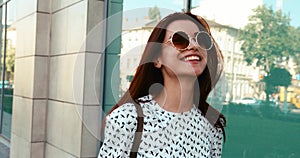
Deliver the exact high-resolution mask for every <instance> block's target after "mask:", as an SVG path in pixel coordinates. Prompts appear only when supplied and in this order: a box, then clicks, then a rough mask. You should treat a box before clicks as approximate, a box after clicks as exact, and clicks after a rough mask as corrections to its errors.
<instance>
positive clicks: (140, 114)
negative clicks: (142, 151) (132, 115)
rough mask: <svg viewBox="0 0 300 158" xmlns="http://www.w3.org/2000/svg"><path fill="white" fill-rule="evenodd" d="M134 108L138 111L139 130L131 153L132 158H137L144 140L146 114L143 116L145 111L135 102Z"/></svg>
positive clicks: (137, 129)
mask: <svg viewBox="0 0 300 158" xmlns="http://www.w3.org/2000/svg"><path fill="white" fill-rule="evenodd" d="M133 104H134V106H135V108H136V109H137V114H138V115H137V118H136V120H137V128H136V131H135V134H134V139H133V144H132V148H131V151H130V158H136V157H137V153H138V150H139V146H140V144H141V141H142V140H141V139H142V134H143V128H144V116H143V115H144V114H143V110H142V107H141V105H140V104H138V103H137V102H135V101H134V103H133Z"/></svg>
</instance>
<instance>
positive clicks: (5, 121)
mask: <svg viewBox="0 0 300 158" xmlns="http://www.w3.org/2000/svg"><path fill="white" fill-rule="evenodd" d="M0 12H1V19H2V20H1V22H2V25H1V32H0V35H1V37H2V40H1V44H0V48H1V57H0V58H1V64H0V70H1V74H0V89H1V95H0V107H1V121H0V129H1V130H0V134H1V135H2V136H4V137H6V138H8V139H10V133H11V119H12V117H11V116H12V101H13V90H14V63H15V53H16V28H15V26H14V22H15V5H14V1H10V2H8V3H4V4H3V5H2V6H1V9H0Z"/></svg>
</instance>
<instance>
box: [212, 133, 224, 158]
mask: <svg viewBox="0 0 300 158" xmlns="http://www.w3.org/2000/svg"><path fill="white" fill-rule="evenodd" d="M212 134H213V142H212V148H211V157H212V158H221V156H222V147H223V131H222V129H220V128H217V129H216V128H214V130H213V133H212Z"/></svg>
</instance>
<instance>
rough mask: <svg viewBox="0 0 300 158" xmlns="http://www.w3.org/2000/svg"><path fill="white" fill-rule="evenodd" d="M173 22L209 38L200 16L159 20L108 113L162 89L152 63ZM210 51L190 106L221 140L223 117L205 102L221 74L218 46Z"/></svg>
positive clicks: (181, 15) (160, 80)
mask: <svg viewBox="0 0 300 158" xmlns="http://www.w3.org/2000/svg"><path fill="white" fill-rule="evenodd" d="M176 20H190V21H192V22H194V23H195V24H196V25H197V26H198V28H199V30H203V31H206V32H207V33H208V34H209V35H211V32H210V28H209V26H208V24H207V22H206V21H205V20H204V19H203V18H202V17H200V16H196V15H194V14H191V13H173V14H170V15H168V16H167V17H165V18H164V19H162V20H161V21H160V22H159V23H158V24H157V25H156V27H155V28H154V29H153V31H152V33H151V35H150V37H149V40H148V42H147V45H146V47H145V50H144V52H143V55H142V58H141V61H140V64H139V66H138V67H137V70H136V73H135V75H134V77H133V80H132V82H131V84H130V86H129V89H128V91H127V92H125V94H124V95H123V96H122V97H121V99H120V100H119V102H118V103H117V104H116V105H115V106H114V107H113V108H112V109H111V110H110V112H109V113H111V112H112V111H113V110H115V109H116V108H118V107H119V106H121V105H122V104H124V103H127V102H133V101H136V100H137V99H138V98H140V97H143V96H146V95H148V94H149V88H150V87H151V86H152V85H153V84H156V83H159V84H161V85H164V79H163V75H162V72H161V69H158V68H156V67H155V66H154V61H155V60H156V59H157V58H158V56H159V55H160V52H161V47H162V44H161V43H163V40H164V37H165V34H166V28H167V26H168V25H169V24H170V23H171V22H173V21H176ZM212 40H213V43H214V44H213V47H212V48H211V49H210V50H208V53H207V65H206V68H205V69H204V71H203V73H202V74H201V75H200V76H198V79H197V80H196V82H195V92H194V104H195V105H198V106H197V107H198V109H199V110H200V111H201V112H202V115H203V116H205V117H206V119H207V120H208V121H209V122H210V123H211V124H212V125H213V126H214V127H215V128H221V130H222V131H223V135H224V139H225V129H224V127H225V126H226V119H225V116H224V115H223V114H221V113H220V112H219V111H217V110H216V109H215V108H213V107H212V106H211V105H209V104H208V103H207V102H206V100H207V97H208V95H209V93H210V92H211V90H212V88H213V87H214V86H215V85H216V83H217V81H218V80H219V78H220V75H221V72H222V71H223V55H222V53H221V50H220V49H219V46H218V45H217V43H216V42H215V40H214V39H213V37H212ZM160 91H161V89H158V90H156V91H152V92H151V94H152V93H153V94H152V95H154V96H155V95H157V94H159V92H160Z"/></svg>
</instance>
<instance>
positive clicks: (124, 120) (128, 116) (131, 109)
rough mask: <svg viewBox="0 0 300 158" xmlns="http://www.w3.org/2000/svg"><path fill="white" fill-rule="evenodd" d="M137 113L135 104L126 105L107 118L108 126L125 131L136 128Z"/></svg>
mask: <svg viewBox="0 0 300 158" xmlns="http://www.w3.org/2000/svg"><path fill="white" fill-rule="evenodd" d="M136 118H137V111H136V108H135V106H134V104H133V103H125V104H123V105H121V106H119V107H118V108H116V109H115V110H114V111H112V112H111V113H110V114H109V115H107V116H106V125H111V126H114V127H118V128H121V129H124V128H125V126H126V127H127V128H134V127H135V125H136V122H137V121H136Z"/></svg>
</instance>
